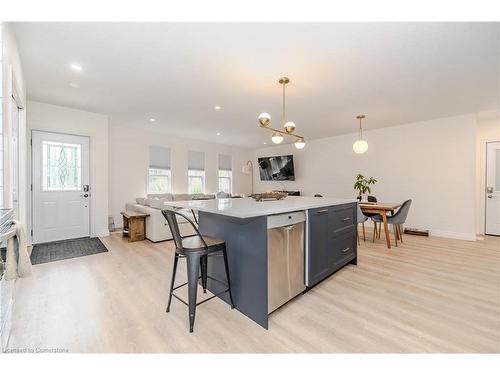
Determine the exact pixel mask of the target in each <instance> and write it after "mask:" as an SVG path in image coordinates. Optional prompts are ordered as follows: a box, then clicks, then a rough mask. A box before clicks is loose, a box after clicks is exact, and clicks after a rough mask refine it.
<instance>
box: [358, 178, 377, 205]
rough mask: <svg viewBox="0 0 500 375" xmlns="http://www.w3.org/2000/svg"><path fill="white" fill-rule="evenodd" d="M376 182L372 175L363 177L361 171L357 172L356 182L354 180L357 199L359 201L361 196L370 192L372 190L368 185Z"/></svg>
mask: <svg viewBox="0 0 500 375" xmlns="http://www.w3.org/2000/svg"><path fill="white" fill-rule="evenodd" d="M376 182H377V180H376V179H374V178H373V177H370V178H365V176H363V175H362V174H361V173H358V175H357V176H356V182H354V190H357V191H358V200H360V201H361V198H363V195H364V194H366V193H368V194H370V193H371V192H372V189H371V188H370V185H375V183H376Z"/></svg>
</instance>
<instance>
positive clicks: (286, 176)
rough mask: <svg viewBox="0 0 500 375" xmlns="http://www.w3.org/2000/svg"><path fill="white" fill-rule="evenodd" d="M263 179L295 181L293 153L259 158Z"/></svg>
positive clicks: (261, 178) (261, 177)
mask: <svg viewBox="0 0 500 375" xmlns="http://www.w3.org/2000/svg"><path fill="white" fill-rule="evenodd" d="M259 172H260V180H261V181H295V171H294V169H293V155H282V156H267V157H263V158H259Z"/></svg>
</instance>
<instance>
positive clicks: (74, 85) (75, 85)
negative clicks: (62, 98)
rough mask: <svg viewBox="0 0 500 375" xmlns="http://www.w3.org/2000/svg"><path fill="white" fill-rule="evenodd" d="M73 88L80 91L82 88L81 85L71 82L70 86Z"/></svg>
mask: <svg viewBox="0 0 500 375" xmlns="http://www.w3.org/2000/svg"><path fill="white" fill-rule="evenodd" d="M69 85H70V86H71V87H73V88H74V89H79V88H80V85H79V84H78V83H74V82H70V84H69Z"/></svg>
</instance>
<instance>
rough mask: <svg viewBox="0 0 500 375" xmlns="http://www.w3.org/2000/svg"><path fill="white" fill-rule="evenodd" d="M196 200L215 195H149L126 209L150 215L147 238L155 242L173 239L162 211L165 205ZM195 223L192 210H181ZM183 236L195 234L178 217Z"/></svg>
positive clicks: (130, 204)
mask: <svg viewBox="0 0 500 375" xmlns="http://www.w3.org/2000/svg"><path fill="white" fill-rule="evenodd" d="M195 199H215V195H214V194H148V196H147V197H146V198H136V200H135V203H127V204H126V205H125V208H126V209H127V210H130V211H136V212H142V213H145V214H149V216H147V217H146V238H147V239H148V240H150V241H153V242H159V241H166V240H171V239H172V233H170V228H169V226H168V224H167V221H166V220H165V218H164V217H163V214H162V213H161V210H162V209H164V208H166V207H165V206H166V205H165V203H168V202H174V201H187V200H195ZM179 212H181V213H183V214H184V215H186V216H187V217H188V218H190V219H191V220H193V221H194V217H193V212H192V211H191V210H183V209H181V210H179ZM177 220H178V223H179V230H180V232H181V236H192V235H194V234H195V232H194V230H193V227H192V226H191V224H190V223H188V222H187V221H186V220H185V219H184V218H182V217H181V216H178V217H177Z"/></svg>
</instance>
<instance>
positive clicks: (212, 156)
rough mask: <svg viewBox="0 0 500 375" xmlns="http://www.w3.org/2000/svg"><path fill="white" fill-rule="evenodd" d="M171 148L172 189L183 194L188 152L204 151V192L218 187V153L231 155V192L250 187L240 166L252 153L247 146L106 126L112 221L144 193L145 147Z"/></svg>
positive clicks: (117, 221) (248, 189) (147, 149)
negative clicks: (107, 128)
mask: <svg viewBox="0 0 500 375" xmlns="http://www.w3.org/2000/svg"><path fill="white" fill-rule="evenodd" d="M150 145H156V146H165V147H169V148H170V149H171V168H172V192H173V193H187V191H188V181H187V170H188V151H189V150H192V151H203V152H204V153H205V176H206V187H205V190H206V193H215V192H217V190H218V180H217V171H218V155H219V154H225V155H232V159H233V193H243V194H248V193H249V192H250V190H251V179H250V175H244V174H243V173H242V172H241V167H242V166H243V165H244V164H245V163H246V162H247V161H248V160H251V159H252V158H253V156H254V152H253V151H252V150H251V149H247V148H241V147H232V146H227V145H222V144H215V143H208V142H202V141H196V140H190V139H184V138H177V137H171V136H169V135H167V134H164V133H160V132H155V131H153V130H151V131H146V130H141V129H138V128H133V127H127V126H123V125H115V124H113V125H110V127H109V182H110V183H109V212H110V215H112V216H113V217H114V220H115V223H120V222H121V217H120V211H122V210H123V209H124V208H125V203H127V202H133V201H135V198H137V197H144V196H146V194H147V172H148V165H149V146H150Z"/></svg>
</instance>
